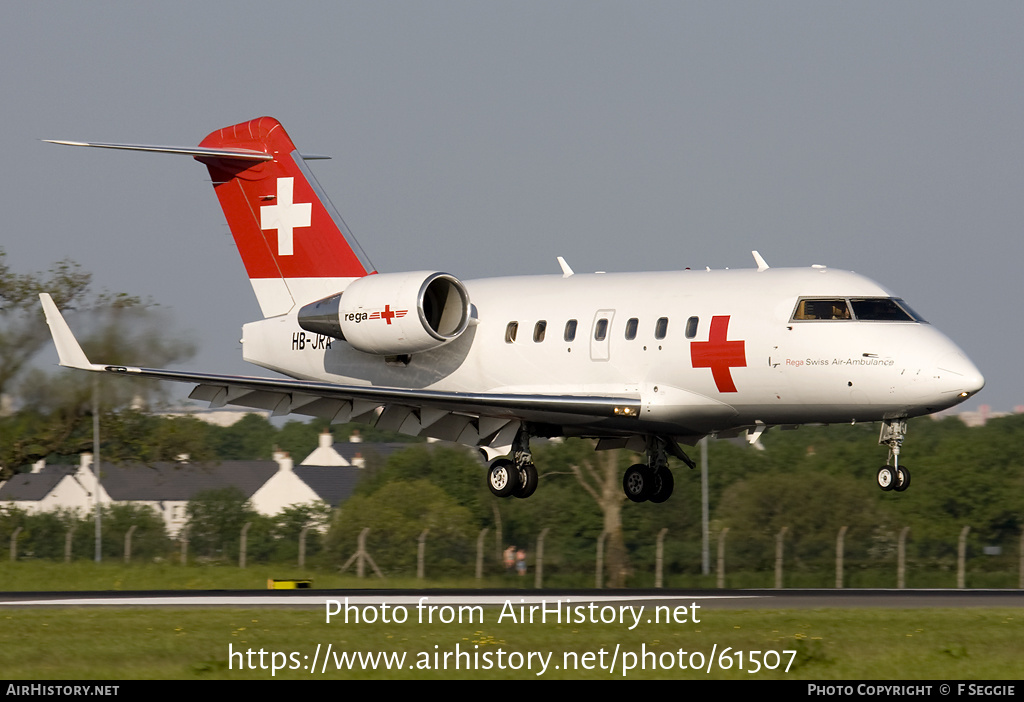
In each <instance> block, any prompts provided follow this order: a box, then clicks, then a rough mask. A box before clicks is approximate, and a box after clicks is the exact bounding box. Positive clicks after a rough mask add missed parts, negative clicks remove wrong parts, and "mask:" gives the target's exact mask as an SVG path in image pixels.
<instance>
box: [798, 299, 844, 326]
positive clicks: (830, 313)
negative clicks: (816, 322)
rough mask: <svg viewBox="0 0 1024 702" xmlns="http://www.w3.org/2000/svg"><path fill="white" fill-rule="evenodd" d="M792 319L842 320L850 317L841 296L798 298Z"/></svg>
mask: <svg viewBox="0 0 1024 702" xmlns="http://www.w3.org/2000/svg"><path fill="white" fill-rule="evenodd" d="M793 319H794V320H797V321H805V320H812V319H828V320H843V319H851V317H850V308H849V307H848V306H847V304H846V300H845V299H843V298H838V299H836V298H829V299H822V300H800V301H799V302H798V303H796V312H794V313H793Z"/></svg>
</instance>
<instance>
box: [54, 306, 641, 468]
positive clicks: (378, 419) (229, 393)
mask: <svg viewBox="0 0 1024 702" xmlns="http://www.w3.org/2000/svg"><path fill="white" fill-rule="evenodd" d="M39 297H40V301H41V302H42V305H43V312H44V314H45V316H46V322H47V324H48V325H49V327H50V333H51V335H52V336H53V340H54V344H55V345H56V347H57V355H58V357H59V360H60V365H62V366H66V367H69V368H79V369H82V370H89V371H96V372H104V373H124V374H128V375H131V376H133V377H139V378H154V379H157V380H170V381H176V382H182V383H192V384H195V386H196V387H195V388H194V389H193V390H192V392H191V394H190V395H189V397H190V398H192V399H195V400H201V401H205V402H209V403H210V406H211V407H223V406H225V405H234V406H239V407H250V408H253V409H261V410H267V411H270V412H272V414H273V415H274V416H280V415H284V414H290V413H294V414H303V415H309V416H317V417H325V418H329V419H331V421H332V422H348V421H371V422H373V423H374V424H375V425H376V426H377V427H380V428H382V429H388V430H391V431H400V432H402V433H406V434H413V435H422V436H430V437H434V438H439V439H445V440H448V441H457V442H459V443H464V444H475V445H479V446H481V447H482V448H484V449H485V450H487V451H488V452H489V453H491V452H495V454H494V455H502V454H504V453H507V450H508V447H510V446H511V444H512V440H513V439H514V438H515V435H516V432H517V431H518V429H519V425H520V423H521V422H524V421H528V422H536V423H554V424H591V423H595V422H600V421H601V420H616V419H618V420H622V419H629V418H633V419H635V418H637V417H639V414H640V398H639V396H632V397H630V396H621V397H599V396H591V395H540V394H515V393H464V392H447V391H438V390H423V389H416V388H401V387H380V386H372V385H337V384H333V383H324V382H318V381H307V380H295V379H290V378H265V377H257V376H233V375H216V374H211V373H191V372H185V371H175V370H160V369H154V368H138V367H131V366H121V365H105V364H99V363H92V362H90V361H89V359H88V357H87V356H86V354H85V352H84V351H83V350H82V347H81V345H80V344H79V343H78V340H77V339H75V337H74V334H72V332H71V329H70V327H69V326H68V324H67V322H66V321H65V320H64V317H63V316H62V315H61V313H60V311H59V310H58V309H57V306H56V304H55V303H54V302H53V300H52V298H51V297H50V296H49V295H48V294H46V293H42V294H41V295H40V296H39ZM374 420H375V421H374Z"/></svg>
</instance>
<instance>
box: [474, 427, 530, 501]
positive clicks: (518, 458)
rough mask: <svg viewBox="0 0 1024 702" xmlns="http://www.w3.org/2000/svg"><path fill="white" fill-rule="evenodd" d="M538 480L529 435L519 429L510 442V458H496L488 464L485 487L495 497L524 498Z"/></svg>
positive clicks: (528, 494)
mask: <svg viewBox="0 0 1024 702" xmlns="http://www.w3.org/2000/svg"><path fill="white" fill-rule="evenodd" d="M538 481H539V477H538V475H537V466H535V465H534V464H533V454H532V453H530V435H529V434H527V433H526V432H525V431H523V430H520V431H519V433H517V434H516V438H515V440H514V441H513V442H512V460H509V459H507V458H498V459H496V460H494V461H492V462H491V465H490V466H488V468H487V487H488V488H490V490H491V492H492V493H493V494H494V495H496V496H497V497H520V498H526V497H529V496H530V495H532V494H533V493H534V492H535V491H536V490H537V483H538Z"/></svg>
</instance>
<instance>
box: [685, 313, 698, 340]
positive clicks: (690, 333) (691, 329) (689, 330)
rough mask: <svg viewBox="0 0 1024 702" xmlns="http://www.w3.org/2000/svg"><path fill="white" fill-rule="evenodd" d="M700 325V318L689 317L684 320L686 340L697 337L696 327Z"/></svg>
mask: <svg viewBox="0 0 1024 702" xmlns="http://www.w3.org/2000/svg"><path fill="white" fill-rule="evenodd" d="M698 324H700V317H690V318H689V319H688V320H686V338H687V339H692V338H694V337H695V336H697V325H698Z"/></svg>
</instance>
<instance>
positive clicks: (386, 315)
mask: <svg viewBox="0 0 1024 702" xmlns="http://www.w3.org/2000/svg"><path fill="white" fill-rule="evenodd" d="M380 318H381V319H386V320H387V322H388V324H391V320H392V319H394V318H395V313H394V312H392V311H391V305H384V311H383V312H381V313H380Z"/></svg>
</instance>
